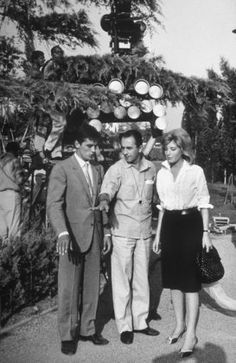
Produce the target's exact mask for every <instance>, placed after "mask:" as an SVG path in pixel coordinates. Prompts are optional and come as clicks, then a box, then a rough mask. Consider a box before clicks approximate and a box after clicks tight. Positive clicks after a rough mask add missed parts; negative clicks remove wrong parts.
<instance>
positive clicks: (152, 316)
mask: <svg viewBox="0 0 236 363" xmlns="http://www.w3.org/2000/svg"><path fill="white" fill-rule="evenodd" d="M152 320H161V315H159V314H158V313H157V312H156V311H154V310H151V311H149V314H148V317H147V322H148V323H149V322H150V321H152Z"/></svg>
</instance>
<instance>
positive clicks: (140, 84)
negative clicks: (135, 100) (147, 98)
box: [134, 79, 150, 95]
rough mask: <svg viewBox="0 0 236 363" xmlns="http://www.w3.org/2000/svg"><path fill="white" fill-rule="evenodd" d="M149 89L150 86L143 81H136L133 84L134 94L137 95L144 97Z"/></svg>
mask: <svg viewBox="0 0 236 363" xmlns="http://www.w3.org/2000/svg"><path fill="white" fill-rule="evenodd" d="M149 88H150V84H149V83H148V81H146V80H145V79H138V80H137V81H136V82H135V84H134V89H135V92H136V93H138V94H139V95H146V94H147V93H148V90H149Z"/></svg>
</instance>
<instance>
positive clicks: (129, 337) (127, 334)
mask: <svg viewBox="0 0 236 363" xmlns="http://www.w3.org/2000/svg"><path fill="white" fill-rule="evenodd" d="M133 340H134V333H133V332H132V331H123V332H122V333H121V335H120V341H121V342H122V343H124V344H132V343H133Z"/></svg>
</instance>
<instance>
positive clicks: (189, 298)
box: [182, 292, 199, 351]
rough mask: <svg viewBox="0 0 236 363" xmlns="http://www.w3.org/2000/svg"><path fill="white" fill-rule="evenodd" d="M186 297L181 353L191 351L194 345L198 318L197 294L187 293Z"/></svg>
mask: <svg viewBox="0 0 236 363" xmlns="http://www.w3.org/2000/svg"><path fill="white" fill-rule="evenodd" d="M185 296H186V308H187V318H188V319H187V332H186V335H185V341H184V345H183V347H182V351H185V350H189V349H192V348H193V347H194V345H195V344H196V329H197V322H198V317H199V294H198V292H188V293H186V294H185Z"/></svg>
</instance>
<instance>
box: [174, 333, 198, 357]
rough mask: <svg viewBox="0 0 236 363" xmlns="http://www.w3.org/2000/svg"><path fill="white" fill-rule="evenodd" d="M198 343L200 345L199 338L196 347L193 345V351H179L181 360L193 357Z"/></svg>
mask: <svg viewBox="0 0 236 363" xmlns="http://www.w3.org/2000/svg"><path fill="white" fill-rule="evenodd" d="M197 343H198V338H196V340H195V343H194V345H193V347H192V349H188V350H180V351H179V353H180V356H181V358H187V357H189V356H190V355H192V354H193V352H194V349H195V347H196V345H197Z"/></svg>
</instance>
